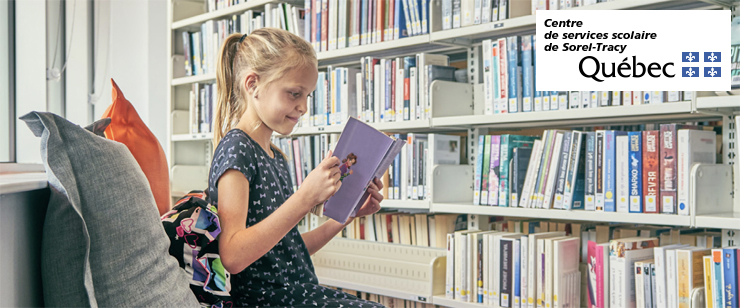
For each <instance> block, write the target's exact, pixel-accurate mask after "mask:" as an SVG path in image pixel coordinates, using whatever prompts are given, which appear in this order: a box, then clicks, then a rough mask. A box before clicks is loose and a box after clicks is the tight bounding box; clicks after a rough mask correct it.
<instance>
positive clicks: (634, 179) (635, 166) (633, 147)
mask: <svg viewBox="0 0 740 308" xmlns="http://www.w3.org/2000/svg"><path fill="white" fill-rule="evenodd" d="M627 135H628V136H629V147H630V150H629V155H630V156H629V171H630V173H629V179H630V184H629V191H630V213H642V132H629V133H628V134H627Z"/></svg>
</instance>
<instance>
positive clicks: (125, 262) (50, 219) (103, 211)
mask: <svg viewBox="0 0 740 308" xmlns="http://www.w3.org/2000/svg"><path fill="white" fill-rule="evenodd" d="M21 119H22V120H24V121H25V122H26V124H27V125H28V127H29V128H30V129H31V130H32V131H33V133H34V134H35V135H36V136H38V137H41V156H42V159H43V162H44V167H45V169H46V173H47V175H48V177H49V188H50V190H51V197H50V200H49V207H48V211H47V214H46V219H45V221H44V226H43V239H42V257H41V263H42V265H41V267H42V280H43V289H44V302H45V305H47V306H67V307H69V306H90V307H97V306H101V307H124V306H126V307H131V306H177V307H188V306H190V307H199V305H198V302H197V300H196V299H195V296H194V295H193V294H192V292H191V291H190V289H189V287H188V279H187V277H186V276H185V274H184V272H183V271H182V269H180V267H179V266H178V264H177V261H176V260H175V259H174V258H173V257H171V256H170V255H169V253H168V249H169V245H170V241H169V239H168V238H167V236H166V235H165V232H164V229H163V227H162V224H161V222H160V220H159V215H158V212H157V206H156V203H155V202H154V197H153V196H152V192H151V189H150V188H149V182H148V181H147V179H146V177H145V176H144V173H142V171H141V169H140V168H139V165H138V164H137V162H136V160H134V157H133V156H132V155H131V153H130V152H129V150H128V148H126V146H125V145H123V144H121V143H118V142H115V141H111V140H107V139H105V138H101V137H100V136H98V135H95V134H94V133H91V132H89V131H87V130H85V129H83V128H81V127H80V126H77V125H75V124H73V123H70V122H69V121H67V120H65V119H64V118H61V117H59V116H57V115H54V114H51V113H43V112H31V113H29V114H27V115H25V116H23V117H21ZM97 124H100V123H97ZM104 126H105V125H104V123H103V124H102V125H92V126H91V128H94V130H97V131H100V129H101V128H102V129H105V128H104ZM95 127H97V128H95Z"/></svg>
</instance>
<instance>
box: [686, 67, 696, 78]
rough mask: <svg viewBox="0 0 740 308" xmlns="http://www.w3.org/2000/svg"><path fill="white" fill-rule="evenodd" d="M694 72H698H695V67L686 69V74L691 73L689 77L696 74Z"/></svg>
mask: <svg viewBox="0 0 740 308" xmlns="http://www.w3.org/2000/svg"><path fill="white" fill-rule="evenodd" d="M694 74H696V72H694V69H692V68H690V67H689V69H688V70H686V75H689V77H691V76H694Z"/></svg>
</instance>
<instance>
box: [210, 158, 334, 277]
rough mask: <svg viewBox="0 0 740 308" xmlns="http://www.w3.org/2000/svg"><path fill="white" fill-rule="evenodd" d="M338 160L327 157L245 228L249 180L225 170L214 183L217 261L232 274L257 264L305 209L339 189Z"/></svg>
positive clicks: (306, 212) (233, 171)
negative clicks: (278, 203)
mask: <svg viewBox="0 0 740 308" xmlns="http://www.w3.org/2000/svg"><path fill="white" fill-rule="evenodd" d="M338 163H339V159H338V158H336V157H332V156H331V155H329V156H328V157H327V158H325V159H324V160H323V161H322V162H321V163H320V164H319V165H318V166H317V167H316V169H314V170H313V171H311V173H310V174H309V175H308V177H306V180H305V181H304V182H303V185H301V189H299V190H298V191H296V192H295V193H294V194H293V195H292V196H291V197H290V198H288V200H285V202H284V203H283V204H282V205H281V206H280V207H278V208H277V210H275V211H274V212H273V213H272V214H270V215H269V216H267V217H266V218H265V219H263V220H262V221H260V222H259V223H257V224H255V225H253V226H251V227H249V228H247V217H248V213H249V207H250V206H252V205H253V204H252V200H249V180H247V178H246V177H245V176H244V175H243V174H242V173H241V172H239V171H236V170H233V169H231V170H228V171H226V172H224V174H223V175H222V176H221V178H219V180H218V217H219V222H220V223H221V234H220V235H219V237H218V240H219V243H218V249H219V255H220V256H221V262H222V263H223V265H224V268H225V269H226V270H227V271H229V273H232V274H236V273H239V272H241V271H243V270H244V269H245V268H247V266H249V265H250V264H252V263H253V262H254V261H257V259H259V258H260V257H262V256H264V255H265V254H266V253H268V252H269V251H270V249H272V248H273V247H275V245H277V243H278V242H279V241H280V240H282V239H283V237H285V235H286V234H288V232H290V230H291V229H293V227H294V226H295V225H297V224H298V222H299V221H300V220H301V219H303V217H304V216H306V214H308V212H309V210H310V209H311V208H312V207H313V206H314V205H316V204H319V203H321V202H324V201H325V200H326V199H329V197H331V196H332V195H334V193H335V192H336V191H337V190H339V187H341V185H342V182H340V181H339V168H338V165H339V164H338Z"/></svg>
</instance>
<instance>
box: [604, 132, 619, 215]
mask: <svg viewBox="0 0 740 308" xmlns="http://www.w3.org/2000/svg"><path fill="white" fill-rule="evenodd" d="M603 170H604V184H603V185H604V211H605V212H616V211H617V202H616V201H617V198H616V195H617V133H616V132H615V131H613V130H607V131H605V132H604V169H603Z"/></svg>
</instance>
